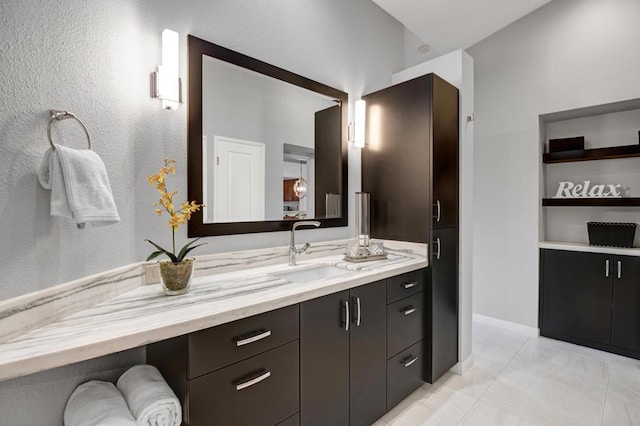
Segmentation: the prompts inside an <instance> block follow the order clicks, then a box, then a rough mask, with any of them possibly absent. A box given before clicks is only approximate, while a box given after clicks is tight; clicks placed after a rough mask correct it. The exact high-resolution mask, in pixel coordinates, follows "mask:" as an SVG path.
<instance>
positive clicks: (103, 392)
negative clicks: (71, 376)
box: [64, 380, 137, 426]
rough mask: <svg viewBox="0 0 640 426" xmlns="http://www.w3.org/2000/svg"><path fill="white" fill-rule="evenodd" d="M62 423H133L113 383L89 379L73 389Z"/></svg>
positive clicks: (74, 425)
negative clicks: (89, 380)
mask: <svg viewBox="0 0 640 426" xmlns="http://www.w3.org/2000/svg"><path fill="white" fill-rule="evenodd" d="M64 425H65V426H137V423H136V420H135V419H134V418H133V415H132V414H131V412H130V411H129V407H127V403H126V401H125V400H124V397H123V396H122V394H121V393H120V392H118V389H116V387H115V386H114V385H113V383H107V382H100V381H95V380H94V381H91V382H87V383H83V384H81V385H80V386H78V387H77V388H76V390H74V391H73V393H72V394H71V396H70V397H69V400H68V401H67V406H66V407H65V409H64Z"/></svg>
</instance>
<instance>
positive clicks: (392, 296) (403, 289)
mask: <svg viewBox="0 0 640 426" xmlns="http://www.w3.org/2000/svg"><path fill="white" fill-rule="evenodd" d="M425 280H426V269H420V270H417V271H412V272H408V273H406V274H402V275H398V276H396V277H392V278H389V279H388V280H387V409H388V410H390V409H392V408H393V407H395V406H396V405H397V404H398V403H399V402H400V401H402V400H403V399H404V398H406V397H407V396H409V395H410V394H411V393H412V392H413V391H415V390H416V389H418V388H419V387H420V386H421V385H422V384H423V383H424V381H425V379H424V377H425V374H424V370H425V365H426V359H425V357H424V354H425V348H424V345H425V342H426V339H425V327H427V325H428V322H427V317H426V312H425V307H424V301H425V294H424V292H423V289H424V288H425Z"/></svg>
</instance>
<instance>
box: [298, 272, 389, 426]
mask: <svg viewBox="0 0 640 426" xmlns="http://www.w3.org/2000/svg"><path fill="white" fill-rule="evenodd" d="M386 306H387V303H386V282H385V281H378V282H375V283H372V284H367V285H364V286H361V287H356V288H353V289H351V290H350V291H343V292H340V293H336V294H331V295H329V296H325V297H321V298H318V299H314V300H310V301H307V302H304V303H301V304H300V413H301V424H302V425H352V426H357V425H370V424H372V423H373V422H375V421H376V420H377V419H379V418H380V417H382V416H383V415H384V414H385V412H386V384H387V382H386V361H387V357H386V353H387V352H386V341H385V338H384V336H385V334H386Z"/></svg>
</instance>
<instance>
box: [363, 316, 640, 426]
mask: <svg viewBox="0 0 640 426" xmlns="http://www.w3.org/2000/svg"><path fill="white" fill-rule="evenodd" d="M473 357H474V366H473V367H472V368H471V369H470V370H469V371H468V372H467V373H466V374H465V375H464V376H457V375H455V374H452V373H447V374H445V376H443V377H442V378H441V379H440V380H438V381H437V382H436V383H434V384H433V385H429V384H425V385H424V386H422V387H421V388H420V389H418V390H417V391H416V392H414V393H413V394H412V395H411V396H409V397H408V398H407V399H406V400H404V401H403V402H402V403H401V404H400V405H398V406H397V407H396V408H394V409H393V410H392V411H390V412H389V413H388V414H387V415H386V416H384V417H383V418H382V419H380V420H379V421H378V422H376V424H375V426H391V425H393V426H396V425H407V426H418V425H442V426H449V425H473V426H476V425H477V426H485V425H486V426H499V425H580V426H588V425H611V426H614V425H615V426H625V425H640V361H638V360H635V359H631V358H625V357H621V356H617V355H613V354H609V353H606V352H601V351H597V350H593V349H589V348H585V347H582V346H577V345H572V344H570V343H565V342H560V341H557V340H552V339H547V338H544V337H540V338H530V337H527V336H526V335H522V334H519V333H516V332H513V331H509V330H504V329H501V328H497V327H492V326H489V325H486V324H481V323H474V324H473Z"/></svg>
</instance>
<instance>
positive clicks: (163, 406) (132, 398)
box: [116, 365, 182, 426]
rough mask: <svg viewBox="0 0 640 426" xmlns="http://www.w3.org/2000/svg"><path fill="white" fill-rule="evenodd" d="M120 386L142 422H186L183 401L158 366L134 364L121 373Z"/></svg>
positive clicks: (153, 425) (162, 425)
mask: <svg viewBox="0 0 640 426" xmlns="http://www.w3.org/2000/svg"><path fill="white" fill-rule="evenodd" d="M116 386H117V387H118V389H119V390H120V392H122V395H123V396H124V399H125V400H126V401H127V404H128V405H129V409H130V410H131V412H132V413H133V416H134V417H135V418H136V420H137V421H138V424H139V425H144V426H180V423H182V406H181V405H180V401H178V398H177V397H176V394H175V393H173V391H172V390H171V388H170V387H169V385H167V382H165V381H164V378H163V377H162V374H160V372H159V371H158V369H157V368H156V367H154V366H152V365H136V366H134V367H131V368H130V369H128V370H127V371H126V372H125V373H124V374H123V375H122V376H120V378H119V379H118V383H117V384H116Z"/></svg>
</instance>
